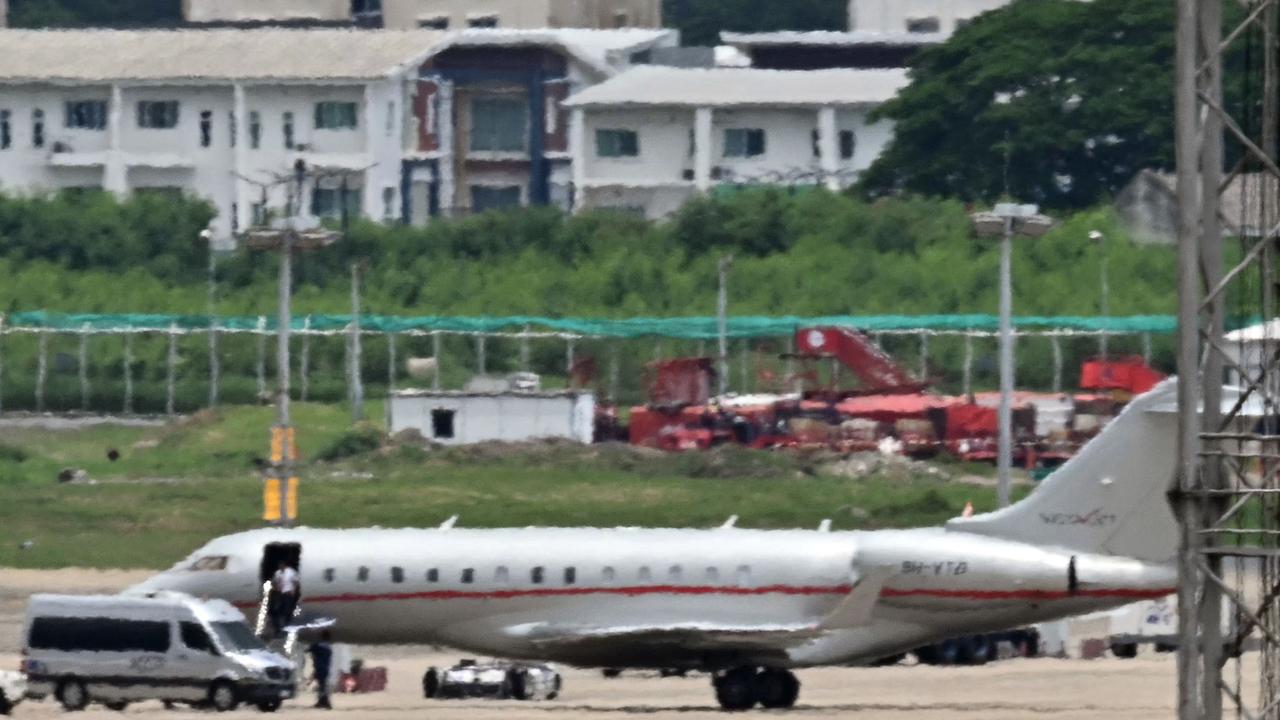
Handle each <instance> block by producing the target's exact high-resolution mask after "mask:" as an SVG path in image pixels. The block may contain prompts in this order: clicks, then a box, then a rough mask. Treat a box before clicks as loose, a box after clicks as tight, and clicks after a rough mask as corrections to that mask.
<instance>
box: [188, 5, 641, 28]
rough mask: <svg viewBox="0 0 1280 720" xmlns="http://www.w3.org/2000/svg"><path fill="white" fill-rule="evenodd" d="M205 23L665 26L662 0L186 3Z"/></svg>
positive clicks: (195, 20)
mask: <svg viewBox="0 0 1280 720" xmlns="http://www.w3.org/2000/svg"><path fill="white" fill-rule="evenodd" d="M182 16H183V18H184V19H185V20H186V21H187V22H190V23H195V24H204V23H214V24H226V23H231V24H258V23H307V24H330V25H339V24H356V25H360V26H363V27H385V28H390V29H400V30H411V29H413V28H429V29H433V30H465V29H467V28H504V29H509V28H526V29H527V28H596V29H614V28H626V27H638V28H660V27H662V0H183V2H182Z"/></svg>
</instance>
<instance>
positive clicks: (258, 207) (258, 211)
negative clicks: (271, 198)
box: [249, 202, 267, 225]
mask: <svg viewBox="0 0 1280 720" xmlns="http://www.w3.org/2000/svg"><path fill="white" fill-rule="evenodd" d="M249 214H250V215H252V216H253V220H252V222H253V224H254V225H266V224H267V204H266V203H260V202H256V203H254V204H253V205H251V206H249Z"/></svg>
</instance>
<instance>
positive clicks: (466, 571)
mask: <svg viewBox="0 0 1280 720" xmlns="http://www.w3.org/2000/svg"><path fill="white" fill-rule="evenodd" d="M475 581H476V571H475V568H463V569H462V582H463V583H464V584H466V585H470V584H471V583H473V582H475Z"/></svg>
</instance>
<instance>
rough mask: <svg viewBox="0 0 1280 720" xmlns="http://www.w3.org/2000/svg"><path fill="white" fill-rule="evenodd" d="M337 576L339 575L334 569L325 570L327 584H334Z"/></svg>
mask: <svg viewBox="0 0 1280 720" xmlns="http://www.w3.org/2000/svg"><path fill="white" fill-rule="evenodd" d="M336 574H337V573H336V571H334V569H333V568H325V569H324V581H325V582H327V583H331V582H333V578H334V576H335V575H336Z"/></svg>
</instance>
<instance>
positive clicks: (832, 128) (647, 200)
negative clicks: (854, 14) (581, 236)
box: [566, 67, 907, 218]
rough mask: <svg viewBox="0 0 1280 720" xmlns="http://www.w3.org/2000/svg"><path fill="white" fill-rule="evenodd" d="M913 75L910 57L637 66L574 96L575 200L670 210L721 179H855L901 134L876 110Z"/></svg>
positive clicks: (838, 183) (658, 213) (654, 213)
mask: <svg viewBox="0 0 1280 720" xmlns="http://www.w3.org/2000/svg"><path fill="white" fill-rule="evenodd" d="M906 84H907V74H906V71H905V70H901V69H881V70H847V69H832V70H811V71H783V70H759V69H716V70H690V69H676V68H664V67H637V68H634V69H632V70H629V71H627V72H625V73H623V74H622V75H619V76H618V77H616V78H614V79H612V80H609V81H607V82H604V83H601V84H599V85H596V86H595V87H591V88H588V89H586V90H583V91H582V92H580V93H578V94H576V95H574V96H573V97H571V98H570V99H569V101H568V102H567V103H566V105H568V106H569V107H570V108H571V110H572V118H571V124H570V153H571V156H572V158H573V179H574V186H575V188H576V207H577V208H579V209H582V208H618V209H624V210H627V211H631V212H636V213H639V214H643V215H644V216H645V217H648V218H659V217H662V216H665V215H667V214H669V213H671V212H673V211H674V210H676V209H677V208H679V206H680V205H681V204H683V203H684V201H685V200H687V199H688V198H689V197H690V196H692V195H693V194H695V193H699V192H704V193H705V192H709V191H712V190H714V189H715V188H716V187H718V186H726V185H730V186H738V185H750V184H780V185H800V184H821V185H824V186H826V187H827V188H830V189H833V190H835V189H840V188H842V187H846V186H848V185H849V184H851V183H852V182H853V181H854V180H855V179H856V178H857V174H858V172H859V171H861V170H863V169H865V168H866V167H867V166H869V165H870V164H871V162H872V161H873V160H875V158H876V157H877V156H878V155H879V154H880V152H881V151H882V150H883V148H884V146H885V145H886V144H888V142H889V140H890V139H891V137H892V133H893V128H892V125H891V124H890V123H888V122H884V121H881V122H871V121H870V120H869V119H868V115H869V114H870V113H871V111H872V110H873V109H874V108H875V107H876V106H878V105H880V104H881V103H883V102H884V101H886V100H888V99H890V98H891V97H893V95H894V94H895V93H896V92H897V91H898V90H899V89H900V88H902V87H904V86H905V85H906Z"/></svg>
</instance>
